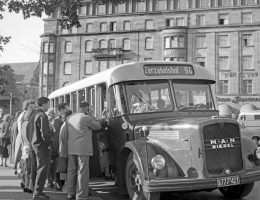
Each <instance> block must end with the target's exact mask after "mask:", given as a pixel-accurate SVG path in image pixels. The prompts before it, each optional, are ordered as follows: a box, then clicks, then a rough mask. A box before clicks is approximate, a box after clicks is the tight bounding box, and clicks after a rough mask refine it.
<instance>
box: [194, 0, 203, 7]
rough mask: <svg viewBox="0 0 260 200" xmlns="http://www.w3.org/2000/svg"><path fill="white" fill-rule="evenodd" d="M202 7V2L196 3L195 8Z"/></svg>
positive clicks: (198, 0)
mask: <svg viewBox="0 0 260 200" xmlns="http://www.w3.org/2000/svg"><path fill="white" fill-rule="evenodd" d="M201 7H202V3H201V0H196V1H195V8H201Z"/></svg>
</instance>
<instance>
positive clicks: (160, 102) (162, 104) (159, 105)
mask: <svg viewBox="0 0 260 200" xmlns="http://www.w3.org/2000/svg"><path fill="white" fill-rule="evenodd" d="M157 109H158V110H164V109H165V101H164V100H163V99H158V100H157Z"/></svg>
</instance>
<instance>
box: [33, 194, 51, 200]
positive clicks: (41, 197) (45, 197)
mask: <svg viewBox="0 0 260 200" xmlns="http://www.w3.org/2000/svg"><path fill="white" fill-rule="evenodd" d="M49 198H50V197H49V196H47V195H46V194H44V193H42V194H38V195H33V200H40V199H49Z"/></svg>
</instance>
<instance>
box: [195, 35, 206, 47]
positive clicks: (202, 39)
mask: <svg viewBox="0 0 260 200" xmlns="http://www.w3.org/2000/svg"><path fill="white" fill-rule="evenodd" d="M196 47H197V48H206V36H197V37H196Z"/></svg>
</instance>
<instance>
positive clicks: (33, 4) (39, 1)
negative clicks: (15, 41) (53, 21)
mask: <svg viewBox="0 0 260 200" xmlns="http://www.w3.org/2000/svg"><path fill="white" fill-rule="evenodd" d="M81 6H82V0H0V20H1V19H3V15H2V13H3V12H6V11H8V12H15V13H20V12H21V13H22V14H23V17H24V19H27V18H30V17H31V16H35V17H42V15H43V14H46V15H51V14H52V13H54V12H55V11H56V10H57V9H58V8H59V9H60V13H61V18H60V19H59V23H60V25H61V26H62V28H67V29H70V28H71V27H73V26H76V27H80V22H79V17H78V14H77V10H78V9H79V8H80V7H81ZM9 41H10V37H9V36H2V35H0V52H1V51H3V47H4V45H5V44H7V43H8V42H9Z"/></svg>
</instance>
